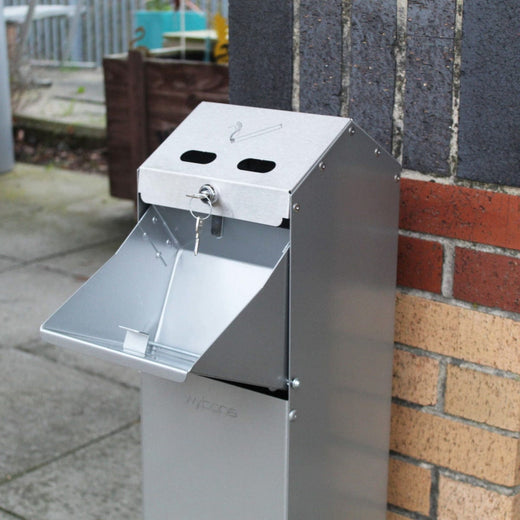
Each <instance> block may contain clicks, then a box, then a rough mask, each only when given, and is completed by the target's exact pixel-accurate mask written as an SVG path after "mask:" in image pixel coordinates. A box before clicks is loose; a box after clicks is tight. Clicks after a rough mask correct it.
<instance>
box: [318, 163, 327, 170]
mask: <svg viewBox="0 0 520 520" xmlns="http://www.w3.org/2000/svg"><path fill="white" fill-rule="evenodd" d="M318 166H319V167H320V170H324V169H325V168H326V167H327V165H326V164H325V163H324V162H323V161H322V162H320V164H318Z"/></svg>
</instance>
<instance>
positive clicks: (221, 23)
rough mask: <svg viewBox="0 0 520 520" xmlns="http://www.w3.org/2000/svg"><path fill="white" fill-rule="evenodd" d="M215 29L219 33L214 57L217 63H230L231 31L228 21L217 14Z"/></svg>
mask: <svg viewBox="0 0 520 520" xmlns="http://www.w3.org/2000/svg"><path fill="white" fill-rule="evenodd" d="M213 27H214V28H215V31H216V33H217V42H216V43H215V47H214V48H213V57H214V58H215V61H216V62H217V63H228V62H229V31H228V24H227V20H226V19H225V18H224V17H223V16H222V15H221V14H216V15H215V18H214V19H213Z"/></svg>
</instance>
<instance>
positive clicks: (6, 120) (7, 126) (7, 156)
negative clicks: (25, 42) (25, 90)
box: [0, 0, 14, 173]
mask: <svg viewBox="0 0 520 520" xmlns="http://www.w3.org/2000/svg"><path fill="white" fill-rule="evenodd" d="M13 166H14V148H13V133H12V116H11V91H10V88H9V62H8V61H7V36H6V33H5V20H4V0H0V173H4V172H8V171H9V170H12V168H13Z"/></svg>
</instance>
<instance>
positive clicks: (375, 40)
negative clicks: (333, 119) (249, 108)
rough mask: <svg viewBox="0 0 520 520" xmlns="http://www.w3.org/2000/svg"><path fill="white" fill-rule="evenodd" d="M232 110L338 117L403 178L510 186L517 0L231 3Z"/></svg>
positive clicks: (517, 75)
mask: <svg viewBox="0 0 520 520" xmlns="http://www.w3.org/2000/svg"><path fill="white" fill-rule="evenodd" d="M229 21H230V95H231V101H232V102H233V103H238V104H248V105H253V106H264V107H271V108H282V109H291V108H292V109H293V110H300V111H303V112H315V113H320V114H332V115H348V116H350V117H353V118H354V119H355V120H356V122H358V124H360V125H361V126H362V127H363V128H365V130H366V131H367V132H369V133H370V134H371V135H372V136H374V137H375V138H376V139H377V140H378V141H379V142H381V143H382V144H383V145H384V146H385V147H386V148H387V149H388V150H391V151H392V152H393V154H394V155H395V156H396V157H397V158H399V159H400V160H401V161H402V162H403V166H404V167H405V168H409V169H413V170H418V171H421V172H424V173H431V174H434V175H438V176H446V177H448V176H449V177H453V178H454V179H459V180H469V181H478V182H485V183H493V184H502V185H510V186H520V58H519V56H520V4H519V2H518V0H501V1H500V2H494V1H492V0H471V1H470V0H465V1H464V0H435V1H432V2H425V1H424V0H320V1H316V0H294V1H288V0H285V1H283V0H281V1H280V0H278V1H275V0H248V1H247V2H246V1H241V0H231V2H230V9H229Z"/></svg>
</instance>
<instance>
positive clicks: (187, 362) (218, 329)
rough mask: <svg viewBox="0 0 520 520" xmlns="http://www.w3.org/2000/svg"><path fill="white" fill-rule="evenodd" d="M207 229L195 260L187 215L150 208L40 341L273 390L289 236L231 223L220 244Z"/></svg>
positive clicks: (279, 361)
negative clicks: (197, 367)
mask: <svg viewBox="0 0 520 520" xmlns="http://www.w3.org/2000/svg"><path fill="white" fill-rule="evenodd" d="M210 230H211V225H210V223H209V221H208V222H207V223H206V224H204V225H203V227H202V230H201V233H200V249H199V254H198V255H197V256H195V255H194V253H193V245H194V238H195V221H194V219H193V217H192V216H191V215H190V213H189V212H187V211H182V210H176V209H172V208H164V207H159V206H151V207H150V208H148V210H147V211H146V213H145V214H144V216H143V217H142V218H141V220H140V221H139V223H138V224H137V226H136V227H135V228H134V230H133V231H132V232H131V233H130V235H129V236H128V238H127V239H126V240H125V242H124V243H123V245H122V246H121V247H120V248H119V250H118V251H117V252H116V254H115V255H114V256H113V257H112V258H111V259H110V260H109V261H108V262H107V263H106V264H105V265H104V266H103V267H102V268H101V269H100V270H99V271H98V272H97V273H96V274H95V275H94V276H93V277H92V278H90V279H89V280H88V281H87V282H86V283H85V284H84V285H83V286H82V287H81V288H80V289H79V290H78V291H77V292H76V293H75V294H74V295H73V296H72V297H71V298H70V299H69V300H68V301H67V302H66V303H65V304H64V305H63V306H62V307H61V308H60V309H59V310H58V311H57V312H56V313H55V314H54V315H53V316H51V317H50V318H49V319H48V320H47V321H46V322H45V323H44V324H43V325H42V327H41V333H42V337H43V338H44V339H46V340H47V341H49V342H51V343H55V344H58V345H61V346H66V347H72V348H75V349H79V350H83V351H86V352H87V353H93V354H96V355H98V356H100V357H104V358H106V359H109V360H113V361H116V362H118V363H120V364H123V365H126V366H130V367H134V368H136V369H138V370H142V371H145V372H148V373H152V374H155V375H158V376H161V377H165V378H167V379H171V380H174V381H184V379H185V378H186V375H187V373H188V372H190V371H192V369H193V368H194V365H195V364H196V363H197V362H198V361H199V360H200V361H201V366H202V367H203V371H204V375H207V376H210V377H226V378H229V379H231V380H234V381H238V382H242V383H247V384H255V385H265V386H270V387H273V386H276V385H275V383H274V382H275V381H278V380H280V379H281V378H282V376H283V375H284V374H285V372H286V348H287V338H286V329H287V327H286V319H287V315H286V308H285V307H286V302H287V283H286V273H287V256H288V245H289V233H288V230H287V229H281V228H274V227H270V226H264V225H260V224H254V223H249V222H243V221H238V220H232V219H226V220H225V222H224V228H223V235H222V237H221V238H217V237H215V236H213V235H212V234H211V231H210ZM275 273H276V275H275ZM239 331H240V333H239V334H238V335H237V333H238V332H239ZM258 337H261V338H262V344H259V342H258V341H257V340H256V338H258ZM250 339H251V341H250ZM212 345H215V349H216V350H215V352H214V353H212V355H211V356H210V357H211V359H210V360H209V362H208V363H202V361H203V360H204V356H205V353H206V352H208V350H210V349H211V347H212ZM263 348H265V349H266V352H268V353H269V355H268V356H267V355H266V354H265V353H264V354H263V355H262V354H261V353H259V352H258V349H263ZM208 355H209V354H208ZM261 359H264V360H265V361H266V362H267V366H263V367H262V366H258V361H259V360H261ZM248 360H250V361H251V363H249V362H248ZM268 360H270V361H268ZM248 365H249V367H248ZM251 366H254V367H255V368H253V369H251ZM241 367H242V368H241ZM245 368H247V370H246V369H245Z"/></svg>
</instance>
